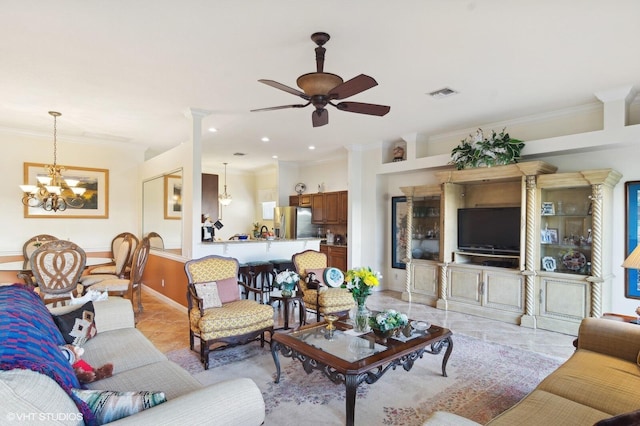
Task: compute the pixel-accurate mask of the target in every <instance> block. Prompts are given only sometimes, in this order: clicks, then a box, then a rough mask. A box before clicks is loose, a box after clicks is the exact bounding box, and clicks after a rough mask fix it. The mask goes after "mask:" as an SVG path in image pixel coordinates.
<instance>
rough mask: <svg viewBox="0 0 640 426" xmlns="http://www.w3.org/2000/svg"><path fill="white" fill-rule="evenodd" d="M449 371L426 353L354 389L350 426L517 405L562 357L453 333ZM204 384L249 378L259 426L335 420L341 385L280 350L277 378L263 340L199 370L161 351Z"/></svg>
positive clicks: (184, 356) (484, 412)
mask: <svg viewBox="0 0 640 426" xmlns="http://www.w3.org/2000/svg"><path fill="white" fill-rule="evenodd" d="M453 341H454V346H453V352H452V354H451V357H450V358H449V363H448V364H447V374H448V377H443V376H442V374H441V365H442V354H440V355H435V356H434V355H430V354H425V355H424V357H423V358H422V359H420V360H417V361H416V362H415V364H414V366H413V368H412V369H411V370H410V371H409V372H406V371H404V370H403V369H402V368H398V369H396V370H390V371H388V372H387V373H386V374H385V375H384V376H383V377H382V378H381V379H380V380H379V381H378V382H377V383H374V384H372V385H368V384H366V383H364V384H362V385H360V386H359V387H358V392H357V396H356V407H355V423H356V425H397V426H413V425H421V424H422V423H423V422H424V421H425V419H426V418H427V417H428V416H429V415H430V414H431V413H432V412H434V411H438V410H444V411H449V412H452V413H455V414H458V415H461V416H463V417H466V418H468V419H471V420H474V421H476V422H478V423H482V424H484V423H486V422H487V421H489V420H490V419H491V418H493V417H495V416H496V415H498V414H500V413H501V412H503V411H504V410H506V409H508V408H509V407H511V406H513V405H514V404H516V403H517V402H518V401H519V400H520V399H522V398H523V397H524V396H525V395H527V394H528V393H529V392H531V391H532V390H533V389H534V388H535V387H536V386H537V385H538V383H539V382H540V381H541V380H542V379H544V378H545V377H546V376H547V375H548V374H550V373H551V372H552V371H553V370H555V369H556V368H557V367H558V366H559V365H560V364H561V363H562V362H563V361H564V360H563V359H561V358H557V357H550V356H545V355H542V354H539V353H536V352H529V351H523V350H520V349H515V348H512V347H508V346H504V345H499V344H495V343H490V342H485V341H482V340H478V339H475V338H472V337H469V336H465V335H460V334H454V336H453ZM167 357H169V359H171V360H173V361H174V362H177V363H178V364H180V365H181V366H182V367H184V368H186V369H187V370H188V371H189V372H190V373H191V374H192V375H193V376H194V377H195V378H196V379H197V380H198V381H200V382H201V383H202V384H204V385H209V384H213V383H217V382H220V381H223V380H228V379H231V378H235V377H250V378H251V379H253V380H254V381H255V382H256V384H257V385H258V387H259V388H260V390H261V391H262V395H263V397H264V400H265V404H266V420H265V423H264V424H265V425H268V426H269V425H274V426H275V425H278V426H283V425H299V424H306V425H341V424H344V421H345V387H344V385H336V384H333V383H332V382H331V381H329V379H327V378H326V377H325V376H324V375H322V374H321V373H320V372H318V371H314V372H312V373H311V374H309V375H307V374H306V373H305V372H304V370H303V369H302V365H301V363H300V362H298V361H294V360H291V359H289V358H284V357H282V356H280V364H281V367H282V374H281V377H280V383H274V382H273V380H274V377H275V366H274V363H273V358H272V357H271V352H270V351H269V348H268V345H266V346H265V347H264V348H260V345H259V344H249V345H244V346H238V347H235V348H229V349H226V350H223V351H219V352H215V353H212V354H211V358H210V360H211V361H210V368H209V370H207V371H205V370H204V369H203V368H202V364H201V363H200V360H199V358H198V355H197V354H196V353H195V352H193V351H190V350H189V349H179V350H175V351H172V352H169V353H167Z"/></svg>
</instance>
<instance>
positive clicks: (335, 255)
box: [320, 244, 347, 272]
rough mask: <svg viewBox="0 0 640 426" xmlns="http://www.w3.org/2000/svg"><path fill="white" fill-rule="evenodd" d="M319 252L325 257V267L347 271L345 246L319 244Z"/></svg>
mask: <svg viewBox="0 0 640 426" xmlns="http://www.w3.org/2000/svg"><path fill="white" fill-rule="evenodd" d="M320 252H321V253H324V254H326V255H327V266H330V267H334V268H338V269H340V270H341V271H343V272H346V271H347V246H334V245H331V244H320Z"/></svg>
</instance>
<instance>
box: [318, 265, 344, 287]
mask: <svg viewBox="0 0 640 426" xmlns="http://www.w3.org/2000/svg"><path fill="white" fill-rule="evenodd" d="M323 275H324V277H323V278H324V282H325V283H326V284H327V285H328V286H329V287H340V286H341V285H342V284H343V283H344V274H343V273H342V271H341V270H340V269H338V268H332V267H331V268H325V270H324V274H323Z"/></svg>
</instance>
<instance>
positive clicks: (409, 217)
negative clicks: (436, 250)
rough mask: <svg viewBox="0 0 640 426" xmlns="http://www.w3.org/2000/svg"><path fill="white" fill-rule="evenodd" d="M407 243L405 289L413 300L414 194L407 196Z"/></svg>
mask: <svg viewBox="0 0 640 426" xmlns="http://www.w3.org/2000/svg"><path fill="white" fill-rule="evenodd" d="M405 238H406V241H407V243H406V244H405V251H404V259H403V261H404V264H405V291H406V292H407V295H408V296H409V300H408V301H409V302H411V259H412V256H411V240H412V238H413V196H407V232H406V235H405Z"/></svg>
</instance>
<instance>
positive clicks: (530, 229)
mask: <svg viewBox="0 0 640 426" xmlns="http://www.w3.org/2000/svg"><path fill="white" fill-rule="evenodd" d="M536 195H537V185H536V176H526V197H527V198H526V209H527V210H526V216H525V218H526V229H525V234H526V241H525V252H524V256H525V269H524V271H523V272H522V273H523V275H524V277H525V313H524V315H523V316H522V318H521V322H520V324H521V325H522V326H524V327H530V328H536V316H535V306H536V303H535V289H536V254H537V247H536V241H537V239H536V218H537V215H538V211H537V210H536V204H537V203H536V201H537V196H536Z"/></svg>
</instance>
